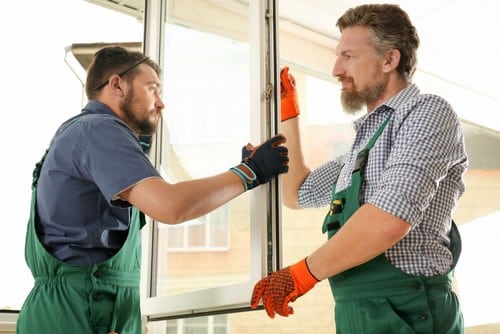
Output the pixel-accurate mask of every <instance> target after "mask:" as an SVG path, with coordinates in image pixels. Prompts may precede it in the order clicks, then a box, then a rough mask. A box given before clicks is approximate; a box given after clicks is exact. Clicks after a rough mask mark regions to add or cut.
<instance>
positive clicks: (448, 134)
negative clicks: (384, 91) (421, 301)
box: [299, 84, 468, 276]
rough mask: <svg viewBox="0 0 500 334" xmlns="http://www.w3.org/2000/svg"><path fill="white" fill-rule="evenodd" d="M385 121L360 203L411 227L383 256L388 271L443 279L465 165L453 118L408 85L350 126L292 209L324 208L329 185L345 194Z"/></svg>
mask: <svg viewBox="0 0 500 334" xmlns="http://www.w3.org/2000/svg"><path fill="white" fill-rule="evenodd" d="M387 118H390V122H389V123H388V124H387V126H386V128H385V130H384V132H383V133H382V134H381V135H380V137H379V138H378V140H377V142H376V143H375V145H374V146H373V148H372V149H371V150H370V153H369V155H368V161H367V164H366V166H365V169H364V175H363V183H362V187H361V190H360V202H361V204H364V203H370V204H372V205H374V206H376V207H378V208H380V209H382V210H384V211H386V212H388V213H390V214H392V215H395V216H397V217H399V218H401V219H403V220H405V221H406V222H408V223H409V224H411V226H412V228H411V231H410V233H409V234H408V235H407V236H406V237H405V238H403V239H402V240H401V241H400V242H398V243H397V244H396V245H394V246H393V247H391V248H390V249H388V250H387V251H386V257H387V258H388V259H389V261H390V262H391V263H393V264H394V265H395V266H396V267H398V268H400V269H402V270H403V271H405V272H406V273H409V274H415V275H425V276H431V275H439V274H444V273H446V272H447V271H448V270H449V269H450V267H451V265H452V262H453V258H452V254H451V252H450V250H449V248H448V247H449V243H450V240H449V237H448V234H449V231H450V229H451V217H452V214H453V212H454V209H455V206H456V202H457V200H458V198H459V197H460V196H461V195H462V194H463V192H464V190H465V185H464V181H463V175H464V173H465V170H466V168H467V166H468V159H467V155H466V151H465V145H464V138H463V133H462V129H461V126H460V123H459V120H458V117H457V115H456V114H455V112H454V111H453V109H452V107H451V106H450V105H449V104H448V103H447V102H446V101H445V100H444V99H442V98H441V97H439V96H436V95H430V94H421V93H420V91H419V89H418V88H417V87H416V85H414V84H411V85H409V86H408V87H406V88H405V89H403V90H402V91H401V92H399V93H398V94H397V95H396V96H394V97H393V98H391V99H390V100H389V101H387V102H386V103H384V104H382V105H380V106H379V107H377V108H376V109H375V110H373V111H372V112H370V113H368V114H366V115H364V116H362V117H361V118H359V119H358V120H356V122H355V124H354V127H355V132H356V135H355V139H354V142H353V144H352V146H351V149H350V150H349V152H347V153H345V154H343V155H342V156H340V157H338V158H336V159H335V160H333V161H329V162H327V163H326V164H324V165H323V166H321V167H320V168H318V169H316V170H314V171H312V172H311V173H310V174H309V176H308V177H307V178H306V179H305V181H304V182H303V184H302V186H301V188H300V189H299V203H300V205H301V207H321V206H325V205H328V204H329V202H330V200H331V191H332V186H333V185H335V186H336V187H335V190H336V191H337V192H338V191H341V190H343V189H345V188H346V187H348V186H349V185H350V184H351V174H352V171H353V167H354V163H355V160H356V156H357V154H358V153H359V151H361V150H362V149H364V148H365V146H366V145H367V143H368V141H369V140H370V138H371V137H372V136H373V135H374V133H375V132H376V131H377V129H378V128H379V127H380V125H381V124H382V123H383V122H384V121H385V120H386V119H387Z"/></svg>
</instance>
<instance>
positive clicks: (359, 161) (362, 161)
mask: <svg viewBox="0 0 500 334" xmlns="http://www.w3.org/2000/svg"><path fill="white" fill-rule="evenodd" d="M390 120H391V118H390V117H388V118H387V119H386V120H385V121H384V123H383V124H382V125H381V126H380V127H379V128H378V130H377V132H375V134H374V135H373V137H371V138H370V141H368V144H366V146H365V148H364V149H362V150H361V151H360V152H359V153H358V156H357V157H356V162H355V163H354V168H353V170H352V172H353V173H354V172H357V171H359V170H362V169H363V167H364V166H365V165H366V162H367V161H368V151H370V149H371V148H372V147H373V145H375V142H376V141H377V139H378V137H380V135H381V134H382V132H383V131H384V129H385V127H386V125H387V123H389V121H390Z"/></svg>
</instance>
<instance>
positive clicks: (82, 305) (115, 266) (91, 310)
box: [17, 156, 145, 334]
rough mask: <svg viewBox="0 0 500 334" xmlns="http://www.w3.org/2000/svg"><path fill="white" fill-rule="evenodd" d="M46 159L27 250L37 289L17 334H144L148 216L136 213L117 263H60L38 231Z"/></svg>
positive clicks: (33, 202)
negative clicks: (142, 235) (144, 230)
mask: <svg viewBox="0 0 500 334" xmlns="http://www.w3.org/2000/svg"><path fill="white" fill-rule="evenodd" d="M44 158H45V156H44ZM44 158H42V160H41V161H40V162H39V163H38V164H37V166H36V168H35V170H34V172H33V184H32V196H31V213H30V219H29V222H28V230H27V234H26V246H25V257H26V262H27V264H28V267H29V268H30V269H31V272H32V274H33V277H34V279H35V286H34V287H33V289H32V290H31V292H30V294H29V295H28V298H27V299H26V301H25V302H24V304H23V307H22V309H21V312H20V314H19V317H18V321H17V333H18V334H33V333H40V334H58V333H61V334H62V333H65V334H68V333H71V334H108V333H113V332H116V333H120V334H122V333H123V334H125V333H126V334H140V333H141V331H142V328H141V327H142V326H141V315H140V304H139V303H140V299H139V280H140V262H141V239H140V233H139V232H140V231H139V229H140V227H142V226H143V224H144V223H145V218H144V215H143V214H142V213H141V212H140V211H139V210H137V209H136V208H132V210H131V221H130V225H129V233H128V237H127V240H126V241H125V243H124V245H123V246H122V248H121V249H120V251H119V252H118V253H116V254H115V255H114V256H113V257H112V258H110V259H108V260H106V261H103V262H100V263H97V264H95V265H92V266H78V265H72V264H66V263H64V262H62V261H59V260H58V259H56V258H55V257H53V256H52V255H51V254H49V253H48V252H47V251H46V250H45V248H44V246H43V245H42V243H41V242H40V240H39V239H38V236H37V233H36V228H35V221H36V219H37V214H36V192H37V191H36V190H37V182H38V177H39V173H40V169H41V166H42V163H43V161H44Z"/></svg>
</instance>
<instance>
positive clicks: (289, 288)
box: [250, 259, 319, 318]
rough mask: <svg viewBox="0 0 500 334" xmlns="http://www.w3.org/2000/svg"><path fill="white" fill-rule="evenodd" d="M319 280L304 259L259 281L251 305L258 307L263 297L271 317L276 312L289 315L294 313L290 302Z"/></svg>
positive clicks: (285, 315)
mask: <svg viewBox="0 0 500 334" xmlns="http://www.w3.org/2000/svg"><path fill="white" fill-rule="evenodd" d="M318 282H319V281H318V280H317V279H316V277H314V276H313V275H312V274H311V272H310V271H309V268H308V267H307V263H306V259H304V260H302V261H300V262H298V263H296V264H294V265H292V266H289V267H286V268H284V269H281V270H278V271H277V272H274V273H272V274H270V275H269V276H267V277H265V278H263V279H261V280H260V281H259V282H257V284H256V285H255V287H254V289H253V293H252V300H251V302H250V304H251V307H252V308H257V306H258V305H259V301H260V299H261V298H262V303H263V304H264V308H265V309H266V312H267V315H268V316H269V317H270V318H274V316H275V313H278V314H279V315H281V316H284V317H287V316H288V315H290V314H293V308H292V307H291V306H289V305H288V303H290V302H293V301H295V300H296V299H297V298H298V297H300V296H302V295H304V294H305V293H306V292H308V291H309V290H311V289H312V288H313V287H314V285H316V283H318Z"/></svg>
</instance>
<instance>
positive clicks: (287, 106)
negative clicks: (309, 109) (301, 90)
mask: <svg viewBox="0 0 500 334" xmlns="http://www.w3.org/2000/svg"><path fill="white" fill-rule="evenodd" d="M287 95H291V96H285V97H282V98H281V121H282V122H283V121H286V120H288V119H290V118H295V117H297V116H298V115H299V114H300V111H299V106H298V103H297V96H296V95H295V92H288V94H287Z"/></svg>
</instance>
